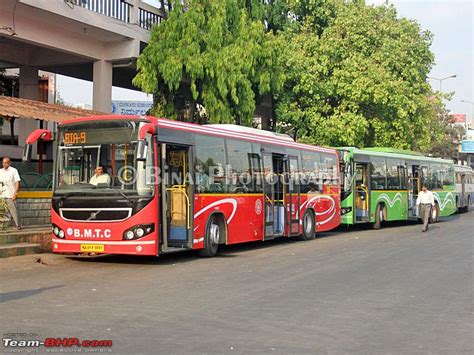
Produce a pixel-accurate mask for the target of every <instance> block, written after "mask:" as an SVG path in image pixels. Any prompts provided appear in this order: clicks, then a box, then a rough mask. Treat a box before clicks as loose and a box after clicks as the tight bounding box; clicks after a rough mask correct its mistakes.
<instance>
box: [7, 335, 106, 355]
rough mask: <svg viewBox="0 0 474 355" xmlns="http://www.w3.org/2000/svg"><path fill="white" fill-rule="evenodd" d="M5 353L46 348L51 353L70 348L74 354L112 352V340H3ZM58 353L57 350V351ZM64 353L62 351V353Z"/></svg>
mask: <svg viewBox="0 0 474 355" xmlns="http://www.w3.org/2000/svg"><path fill="white" fill-rule="evenodd" d="M2 343H3V348H4V351H5V352H9V353H12V352H32V351H34V350H33V349H35V348H36V349H37V348H41V347H44V348H46V349H48V350H46V351H49V350H52V349H53V348H70V349H75V350H74V352H82V351H84V352H110V351H111V349H110V348H112V340H88V339H86V340H80V339H78V338H45V339H44V340H17V339H12V338H9V337H3V338H2ZM56 351H57V349H56ZM61 352H62V351H61Z"/></svg>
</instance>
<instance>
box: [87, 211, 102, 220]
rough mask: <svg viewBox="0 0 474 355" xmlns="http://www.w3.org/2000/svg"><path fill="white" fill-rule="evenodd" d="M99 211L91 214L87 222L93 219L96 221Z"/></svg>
mask: <svg viewBox="0 0 474 355" xmlns="http://www.w3.org/2000/svg"><path fill="white" fill-rule="evenodd" d="M100 212H101V211H96V212H92V213H91V215H90V217H89V218H87V220H88V221H92V220H94V219H97V215H98V214H99V213H100Z"/></svg>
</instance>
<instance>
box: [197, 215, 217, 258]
mask: <svg viewBox="0 0 474 355" xmlns="http://www.w3.org/2000/svg"><path fill="white" fill-rule="evenodd" d="M221 232H222V230H221V226H220V224H219V220H218V219H217V216H215V215H212V216H211V217H210V218H209V220H208V221H207V227H206V235H205V236H204V249H201V250H199V255H200V256H203V257H206V258H209V257H212V256H215V255H216V253H217V248H218V247H219V239H220V237H221Z"/></svg>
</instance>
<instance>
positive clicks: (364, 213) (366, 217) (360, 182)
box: [354, 163, 370, 223]
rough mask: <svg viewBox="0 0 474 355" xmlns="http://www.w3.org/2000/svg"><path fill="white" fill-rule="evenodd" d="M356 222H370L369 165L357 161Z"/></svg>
mask: <svg viewBox="0 0 474 355" xmlns="http://www.w3.org/2000/svg"><path fill="white" fill-rule="evenodd" d="M355 174H356V175H355V192H356V194H355V201H354V203H355V208H354V209H355V212H356V213H355V223H362V222H370V184H369V165H368V164H367V163H355Z"/></svg>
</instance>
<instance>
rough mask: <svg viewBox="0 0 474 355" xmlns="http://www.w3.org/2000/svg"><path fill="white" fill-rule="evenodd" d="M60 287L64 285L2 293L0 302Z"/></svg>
mask: <svg viewBox="0 0 474 355" xmlns="http://www.w3.org/2000/svg"><path fill="white" fill-rule="evenodd" d="M60 287H64V285H57V286H49V287H42V288H36V289H32V290H21V291H13V292H6V293H0V303H5V302H8V301H13V300H19V299H22V298H27V297H31V296H36V295H39V294H40V293H42V292H43V291H47V290H53V289H55V288H60Z"/></svg>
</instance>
